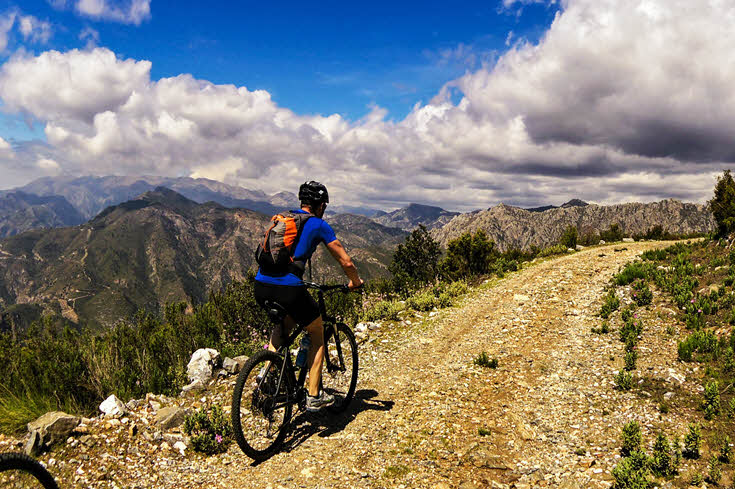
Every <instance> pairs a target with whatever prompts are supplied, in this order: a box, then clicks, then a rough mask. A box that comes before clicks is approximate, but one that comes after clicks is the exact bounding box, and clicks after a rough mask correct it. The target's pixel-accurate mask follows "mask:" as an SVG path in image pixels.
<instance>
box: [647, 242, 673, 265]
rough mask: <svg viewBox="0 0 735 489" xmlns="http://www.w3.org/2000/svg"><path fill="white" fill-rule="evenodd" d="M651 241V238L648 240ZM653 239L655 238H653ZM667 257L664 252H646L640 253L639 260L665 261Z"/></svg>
mask: <svg viewBox="0 0 735 489" xmlns="http://www.w3.org/2000/svg"><path fill="white" fill-rule="evenodd" d="M648 239H652V238H648ZM653 239H655V238H653ZM667 256H669V253H668V252H667V251H666V250H665V249H664V250H648V251H644V252H643V253H641V259H643V260H647V261H661V260H665V259H666V257H667Z"/></svg>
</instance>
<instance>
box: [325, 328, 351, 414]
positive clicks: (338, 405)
mask: <svg viewBox="0 0 735 489" xmlns="http://www.w3.org/2000/svg"><path fill="white" fill-rule="evenodd" d="M335 333H336V335H335ZM337 343H339V344H340V348H339V349H338V348H337ZM325 344H326V348H327V350H326V356H328V357H329V358H328V361H325V365H324V368H323V370H322V385H323V387H324V388H325V390H326V391H327V392H329V393H330V394H336V395H337V396H338V397H339V398H340V401H339V402H335V404H334V405H332V406H330V408H329V410H330V411H332V412H333V413H340V412H343V411H344V410H346V409H347V408H348V407H349V405H350V402H352V398H353V397H354V396H355V387H356V386H357V371H358V354H357V340H355V334H354V333H353V332H352V330H351V329H350V328H349V327H348V326H347V325H346V324H344V323H336V324H334V325H333V329H332V333H331V334H329V335H328V337H327V338H325ZM330 362H331V365H330ZM330 366H331V367H332V368H334V367H337V368H338V369H339V368H344V367H350V368H351V372H349V374H346V375H349V387H348V388H347V389H346V392H345V388H344V385H341V386H340V387H341V388H339V389H331V388H330V380H331V379H330V377H331V375H332V373H330V371H329V369H330ZM334 373H335V374H339V373H340V372H339V371H336V372H334ZM344 380H345V381H346V380H347V379H344ZM342 384H344V382H342ZM330 391H331V392H330Z"/></svg>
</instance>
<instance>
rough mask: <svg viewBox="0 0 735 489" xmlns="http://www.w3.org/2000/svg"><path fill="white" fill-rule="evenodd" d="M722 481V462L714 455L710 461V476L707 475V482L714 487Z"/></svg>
mask: <svg viewBox="0 0 735 489" xmlns="http://www.w3.org/2000/svg"><path fill="white" fill-rule="evenodd" d="M721 479H722V469H721V468H720V461H719V460H718V459H717V456H716V455H712V457H711V458H710V459H709V474H707V481H708V482H711V483H712V484H714V485H718V484H719V483H720V480H721Z"/></svg>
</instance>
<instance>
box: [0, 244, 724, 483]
mask: <svg viewBox="0 0 735 489" xmlns="http://www.w3.org/2000/svg"><path fill="white" fill-rule="evenodd" d="M666 245H667V244H666V243H631V244H628V245H627V249H624V250H623V249H621V248H619V247H618V246H608V247H601V248H596V249H594V250H586V251H583V252H581V253H575V254H571V255H567V256H563V257H560V258H557V259H553V260H548V261H543V262H540V263H537V264H536V265H533V266H529V267H525V268H524V269H523V270H521V271H519V272H517V273H513V274H510V275H508V276H507V277H506V278H504V279H502V280H501V281H499V282H498V283H497V284H494V285H493V284H490V285H485V286H482V287H480V288H479V289H476V290H474V291H472V292H470V293H469V294H468V295H467V296H466V298H465V299H464V300H463V301H462V302H461V303H460V304H458V305H456V306H455V307H451V308H448V309H445V310H442V311H440V312H439V313H438V314H431V315H427V314H415V315H409V316H405V317H403V318H402V320H401V321H397V322H385V323H383V324H382V325H380V326H378V327H377V328H375V329H370V331H369V337H368V338H365V340H366V341H364V342H363V343H362V344H361V346H360V375H359V381H358V386H357V393H356V398H355V400H354V401H353V404H352V406H351V408H350V409H349V410H348V411H347V412H346V413H344V414H342V415H338V416H334V415H309V414H307V413H297V414H296V415H295V419H294V420H293V423H294V426H293V430H292V431H291V432H290V433H289V434H288V435H287V437H286V444H285V448H284V450H282V451H280V452H279V453H277V454H275V455H274V456H273V457H272V458H271V459H269V460H266V461H265V462H263V463H260V464H251V461H250V460H249V459H248V458H247V457H245V456H244V455H243V454H242V452H240V450H239V449H238V447H237V445H235V444H234V443H233V444H232V445H231V446H230V447H229V450H228V451H227V452H226V453H223V454H219V455H214V456H211V457H203V456H201V455H199V454H196V453H193V452H192V448H191V445H189V447H188V448H183V449H182V448H181V447H182V446H184V445H186V444H187V439H186V437H184V436H183V434H182V433H181V432H180V428H177V427H173V428H168V429H162V428H161V427H160V426H157V425H156V418H157V416H158V413H160V412H162V411H163V408H174V409H176V408H181V409H189V410H192V411H193V410H195V409H197V408H198V407H200V406H212V405H214V404H218V405H222V406H223V407H224V409H225V410H228V409H229V404H230V401H231V394H232V390H233V385H234V382H235V378H234V377H226V376H225V377H222V378H217V379H216V380H214V381H212V383H210V384H209V386H208V388H207V390H206V391H204V392H199V393H197V394H196V396H191V397H165V396H153V395H149V396H147V397H146V398H144V399H140V400H136V401H134V402H133V403H131V404H130V405H131V406H132V407H131V408H130V412H129V413H128V414H126V415H124V417H123V418H122V420H121V419H118V418H113V419H105V418H104V417H102V416H99V417H94V418H90V419H86V420H84V421H83V422H84V425H83V426H81V427H80V428H78V431H75V432H74V433H73V434H72V435H71V441H70V442H68V443H63V442H62V443H61V444H59V445H58V447H57V448H55V449H53V451H52V452H50V453H47V454H44V455H42V456H41V460H43V461H44V462H45V463H47V464H48V465H49V468H50V470H51V472H52V473H54V474H55V475H56V476H57V477H58V478H59V479H60V480H63V481H69V482H68V485H69V487H70V488H71V487H73V488H77V487H79V488H81V487H88V486H91V485H93V484H95V482H96V481H99V480H102V481H105V482H111V483H114V484H115V485H117V486H118V487H121V488H127V487H139V486H150V487H161V488H163V487H172V486H181V487H200V486H205V485H206V486H211V487H223V488H224V487H266V486H267V485H268V484H273V482H274V481H288V483H289V486H294V487H313V486H314V485H319V486H320V487H329V488H341V487H355V488H365V489H368V488H377V487H381V488H382V487H385V488H396V489H398V488H401V487H402V488H406V487H411V488H422V489H444V488H456V487H461V488H463V489H464V488H471V487H474V488H480V487H495V488H499V489H510V488H514V487H515V488H517V489H521V488H529V487H559V488H566V489H583V488H596V489H602V488H609V487H610V486H611V483H612V480H613V475H612V471H613V468H614V467H615V466H616V465H617V464H619V463H620V462H621V458H620V449H621V440H620V438H621V428H622V426H623V424H625V423H628V422H629V421H631V420H635V421H637V422H638V423H639V425H640V427H641V437H642V447H643V448H644V449H645V450H646V451H647V452H648V453H649V454H651V453H652V452H651V445H652V443H653V440H654V439H655V437H656V435H657V434H658V433H666V435H667V436H669V437H670V438H671V437H673V436H678V437H679V439H681V438H682V437H683V435H684V434H685V433H686V430H687V423H689V422H693V421H700V420H702V412H701V411H698V410H697V408H696V406H697V403H698V402H699V400H701V398H702V394H701V383H702V382H703V381H704V380H705V375H706V373H705V371H704V368H698V367H697V366H695V365H694V364H690V363H683V362H680V361H678V360H677V358H676V343H677V340H678V339H680V338H683V337H685V336H686V334H687V333H686V331H685V330H684V326H683V324H681V323H679V322H678V320H677V319H676V318H675V317H674V315H675V313H674V311H673V310H672V309H671V308H672V307H673V306H672V305H671V303H670V299H668V298H667V297H666V296H665V295H664V294H662V293H661V294H659V293H658V291H656V294H655V299H654V302H653V303H652V304H650V305H649V306H646V307H639V308H637V309H636V310H637V312H638V314H640V315H641V316H642V318H643V321H644V322H645V329H644V330H643V333H642V334H641V335H640V339H639V341H640V344H639V352H640V357H639V359H638V368H637V370H635V371H634V373H633V375H635V378H636V384H635V387H634V388H633V389H632V390H629V391H621V390H618V389H616V388H615V384H614V382H613V378H614V377H615V375H616V373H617V372H618V371H621V370H622V368H623V365H624V361H623V358H624V356H625V345H624V344H623V343H622V342H621V341H620V340H619V334H618V332H617V331H614V332H613V333H611V334H598V333H597V332H596V331H595V330H596V329H597V328H599V326H600V324H601V323H602V321H601V319H600V318H599V317H598V313H599V311H600V306H601V304H602V303H603V300H604V297H605V294H606V289H607V287H608V285H609V283H610V279H611V278H612V277H613V276H614V274H616V273H617V272H618V271H619V270H620V269H621V267H622V266H623V265H624V264H625V263H627V262H629V261H631V260H633V259H634V258H636V257H637V256H638V255H640V254H641V252H643V251H645V250H652V249H657V248H662V247H664V246H666ZM616 250H617V251H616ZM619 296H620V297H621V302H622V303H623V306H625V305H629V304H632V303H633V296H632V291H631V290H630V287H626V288H623V289H621V290H620V291H619ZM621 308H622V307H621ZM620 316H621V314H620V313H619V312H616V313H615V316H614V318H612V319H611V320H610V322H611V324H612V326H613V327H614V328H616V329H617V328H618V327H619V326H621V325H622V321H621V320H620ZM481 352H487V353H488V354H489V356H490V357H491V358H496V359H497V360H498V366H497V368H495V369H493V368H484V367H482V366H480V365H476V364H475V362H474V361H475V360H476V359H477V358H478V356H479V354H480V353H481ZM638 380H640V383H638V382H637V381H638ZM724 395H725V393H724V392H723V396H724ZM727 396H728V397H730V398H731V396H732V394H727ZM123 401H127V399H123ZM664 401H665V402H664ZM725 401H726V399H724V398H723V404H724V403H725ZM664 403H666V406H668V407H667V408H666V409H664V408H663V407H662V406H663V404H664ZM719 422H722V423H725V425H726V426H729V427H730V429H731V427H732V421H731V420H730V421H728V418H727V417H726V416H725V415H724V414H723V415H721V416H720V417H719ZM707 426H708V425H707ZM716 441H717V440H715V439H714V438H707V439H706V440H703V446H702V450H703V452H702V456H701V457H700V458H699V459H697V460H688V459H684V460H683V461H682V463H681V466H680V467H679V470H680V473H679V475H677V476H676V477H675V478H673V479H668V480H667V479H663V478H659V480H660V481H661V485H660V487H670V488H674V487H682V488H683V487H688V485H689V481H690V480H692V478H694V477H695V476H696V475H698V474H699V475H704V474H707V473H708V469H707V465H708V463H709V456H710V454H716V453H718V452H717V449H716V447H717V445H716ZM14 442H15V440H14V439H12V438H10V439H5V440H0V446H10V445H11V444H12V443H14ZM179 442H181V444H178V445H177V446H178V447H179V448H175V447H174V445H175V444H177V443H179ZM85 455H86V457H85ZM51 459H53V462H52V461H51ZM722 471H723V473H724V477H723V479H722V481H721V484H722V487H729V485H728V484H730V483H731V482H732V467H731V465H723V469H722ZM274 487H275V485H274Z"/></svg>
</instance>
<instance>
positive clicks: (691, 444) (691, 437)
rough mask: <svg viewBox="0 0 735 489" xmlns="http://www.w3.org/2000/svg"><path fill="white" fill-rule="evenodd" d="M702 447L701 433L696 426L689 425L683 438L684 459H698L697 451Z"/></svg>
mask: <svg viewBox="0 0 735 489" xmlns="http://www.w3.org/2000/svg"><path fill="white" fill-rule="evenodd" d="M701 447H702V432H701V428H700V427H699V425H698V424H694V423H689V432H688V433H687V434H686V435H685V436H684V450H682V452H681V453H682V455H683V456H684V458H688V459H696V458H699V450H700V448H701Z"/></svg>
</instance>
